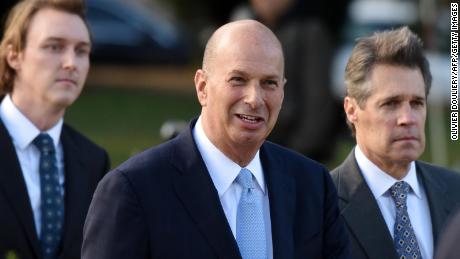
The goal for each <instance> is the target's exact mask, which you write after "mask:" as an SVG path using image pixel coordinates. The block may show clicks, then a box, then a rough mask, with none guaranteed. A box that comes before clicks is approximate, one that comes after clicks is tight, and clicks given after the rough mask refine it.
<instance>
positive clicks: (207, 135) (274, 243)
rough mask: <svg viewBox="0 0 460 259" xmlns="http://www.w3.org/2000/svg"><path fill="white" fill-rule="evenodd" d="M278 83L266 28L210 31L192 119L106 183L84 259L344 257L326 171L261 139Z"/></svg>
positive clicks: (244, 24)
mask: <svg viewBox="0 0 460 259" xmlns="http://www.w3.org/2000/svg"><path fill="white" fill-rule="evenodd" d="M284 84H285V78H284V59H283V52H282V49H281V45H280V43H279V41H278V39H277V38H276V36H275V35H274V34H273V32H272V31H270V30H269V29H268V28H267V27H265V26H264V25H262V24H261V23H259V22H256V21H253V20H242V21H238V22H233V23H228V24H226V25H223V26H222V27H220V28H219V29H218V30H217V31H216V32H215V33H214V34H213V35H212V36H211V38H210V40H209V41H208V44H207V46H206V50H205V54H204V58H203V67H202V69H198V70H197V72H196V74H195V88H196V92H197V95H198V100H199V102H200V104H201V107H202V109H201V115H200V117H199V118H198V120H193V121H192V123H191V124H190V125H189V128H188V129H187V130H185V131H184V132H183V133H181V134H180V135H179V136H177V137H176V138H174V139H172V140H170V141H169V142H166V143H165V144H163V145H161V146H158V147H154V148H151V149H149V150H146V151H145V152H143V153H141V154H139V155H137V156H135V157H133V158H131V159H129V160H128V161H127V162H125V163H124V164H123V165H121V166H120V167H118V168H117V169H115V170H114V171H112V172H110V173H109V174H107V176H106V177H104V179H103V180H102V181H101V182H100V183H99V185H98V187H97V190H96V192H95V194H94V198H93V201H92V203H91V206H90V209H89V212H88V216H87V218H86V223H85V228H84V241H83V248H82V258H84V259H92V258H98V259H116V258H120V259H125V258H137V259H143V258H164V259H166V258H197V259H198V258H199V259H202V258H206V259H211V258H244V259H258V258H261V259H262V258H264V259H266V258H283V259H284V258H348V240H347V236H346V232H345V228H344V226H343V222H342V220H341V217H340V215H339V211H338V207H337V196H336V192H335V188H334V185H333V184H332V181H331V179H330V175H329V173H328V172H327V171H326V169H325V168H324V167H323V166H321V165H320V164H318V163H316V162H313V161H312V160H309V159H307V158H305V157H303V156H302V155H300V154H297V153H294V152H292V151H290V150H288V149H285V148H282V147H280V146H278V145H275V144H273V143H270V142H268V141H265V140H266V138H267V136H268V135H269V134H270V132H271V130H272V129H273V127H274V125H275V123H276V120H277V117H278V113H279V111H280V109H281V104H282V101H283V95H284Z"/></svg>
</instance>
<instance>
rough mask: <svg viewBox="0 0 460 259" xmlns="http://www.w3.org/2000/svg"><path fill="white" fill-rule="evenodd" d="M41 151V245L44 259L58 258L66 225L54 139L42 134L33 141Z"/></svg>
mask: <svg viewBox="0 0 460 259" xmlns="http://www.w3.org/2000/svg"><path fill="white" fill-rule="evenodd" d="M33 144H34V145H35V146H36V147H37V149H38V150H39V151H40V163H39V173H40V190H41V197H40V198H41V199H40V200H41V235H40V243H41V248H42V254H43V258H44V259H53V258H57V249H58V247H59V243H60V241H61V233H62V226H63V224H64V200H63V197H62V192H61V186H60V184H59V176H58V169H57V160H56V150H55V148H54V144H53V139H51V137H50V136H49V135H48V134H44V133H41V134H40V135H38V137H36V138H35V139H34V141H33Z"/></svg>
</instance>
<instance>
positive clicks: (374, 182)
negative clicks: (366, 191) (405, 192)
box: [355, 145, 422, 199]
mask: <svg viewBox="0 0 460 259" xmlns="http://www.w3.org/2000/svg"><path fill="white" fill-rule="evenodd" d="M355 157H356V162H357V163H358V166H359V168H360V169H361V172H362V173H363V176H364V179H365V181H366V183H367V184H368V185H369V188H370V189H371V191H372V193H373V194H374V197H375V198H379V197H380V196H382V195H384V194H385V193H386V192H387V191H388V190H389V189H390V188H391V186H393V184H395V183H396V182H398V181H405V182H407V183H408V184H409V185H410V187H411V189H412V191H413V192H414V194H415V195H416V196H417V198H419V199H421V198H422V196H421V190H420V183H419V181H418V178H417V173H416V169H415V162H414V161H412V162H411V163H410V168H409V172H408V173H407V175H406V176H404V178H403V179H401V180H398V179H396V178H393V177H392V176H390V175H389V174H387V173H385V172H384V171H382V170H381V169H380V168H379V167H378V166H377V165H375V164H374V163H373V162H372V161H370V160H369V159H368V158H367V157H366V156H365V155H364V153H363V152H362V150H361V149H360V148H359V146H358V145H356V148H355Z"/></svg>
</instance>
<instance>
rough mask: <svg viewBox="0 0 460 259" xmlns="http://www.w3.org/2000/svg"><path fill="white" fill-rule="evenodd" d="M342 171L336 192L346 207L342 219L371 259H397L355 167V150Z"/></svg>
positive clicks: (357, 168)
mask: <svg viewBox="0 0 460 259" xmlns="http://www.w3.org/2000/svg"><path fill="white" fill-rule="evenodd" d="M338 170H339V185H338V187H337V191H338V194H339V197H340V199H342V201H343V202H344V203H345V205H344V206H343V208H342V215H343V217H344V219H345V222H346V223H347V225H348V228H349V230H350V232H351V234H352V235H353V236H354V237H355V238H356V239H357V241H358V242H359V243H360V245H361V247H362V248H363V250H364V251H365V252H366V254H367V255H368V257H369V258H396V252H395V250H394V246H393V240H392V238H391V234H390V232H389V231H388V228H387V225H386V223H385V220H384V219H383V216H382V214H381V212H380V209H379V207H378V205H377V201H376V200H375V198H374V196H373V194H372V192H371V190H370V189H369V187H368V185H367V184H366V182H365V181H364V179H363V177H362V175H361V171H360V169H359V167H358V165H357V163H356V160H355V156H354V150H353V151H352V152H351V154H350V155H349V156H348V157H347V159H346V160H345V162H344V163H343V164H342V166H341V167H340V168H339V169H338Z"/></svg>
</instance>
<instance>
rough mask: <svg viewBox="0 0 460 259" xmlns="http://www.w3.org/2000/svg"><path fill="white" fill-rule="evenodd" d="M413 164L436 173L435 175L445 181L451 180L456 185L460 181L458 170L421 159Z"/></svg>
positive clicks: (428, 171)
mask: <svg viewBox="0 0 460 259" xmlns="http://www.w3.org/2000/svg"><path fill="white" fill-rule="evenodd" d="M415 164H416V167H418V168H419V169H420V170H423V171H425V172H427V173H430V174H431V173H433V174H436V176H437V177H440V178H442V179H445V180H446V181H448V182H451V183H452V184H456V185H458V184H459V183H460V172H457V171H453V170H450V169H447V168H445V167H441V166H438V165H433V164H430V163H427V162H423V161H416V162H415Z"/></svg>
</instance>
